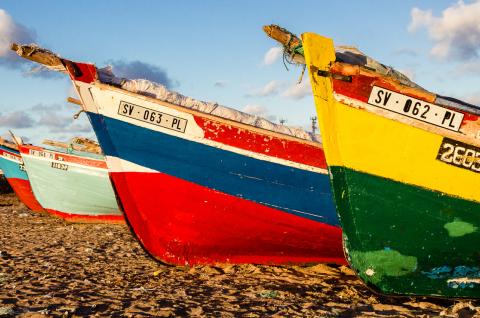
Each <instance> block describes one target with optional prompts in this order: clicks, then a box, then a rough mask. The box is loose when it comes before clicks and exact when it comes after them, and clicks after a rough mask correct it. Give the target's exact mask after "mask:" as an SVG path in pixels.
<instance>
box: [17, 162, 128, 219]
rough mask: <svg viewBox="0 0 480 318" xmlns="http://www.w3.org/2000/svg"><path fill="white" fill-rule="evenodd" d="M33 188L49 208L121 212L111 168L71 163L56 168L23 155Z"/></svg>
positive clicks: (87, 212) (73, 211)
mask: <svg viewBox="0 0 480 318" xmlns="http://www.w3.org/2000/svg"><path fill="white" fill-rule="evenodd" d="M23 160H24V163H25V167H26V170H27V173H28V176H29V178H30V183H31V185H32V190H33V192H34V194H35V197H36V198H37V200H38V202H40V204H41V205H42V206H43V207H44V208H47V209H53V210H57V211H60V212H63V213H69V214H77V215H88V216H100V215H121V212H120V210H119V208H118V205H117V200H116V198H115V193H114V192H113V188H112V184H111V182H110V179H109V177H108V173H107V171H102V170H98V169H95V170H94V169H89V168H88V167H76V166H68V170H67V171H65V170H61V169H55V168H52V167H51V162H49V161H46V160H41V159H36V158H31V157H23Z"/></svg>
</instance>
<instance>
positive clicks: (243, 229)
mask: <svg viewBox="0 0 480 318" xmlns="http://www.w3.org/2000/svg"><path fill="white" fill-rule="evenodd" d="M110 175H111V178H112V181H113V182H114V185H115V188H116V190H117V192H118V195H119V197H120V198H122V204H123V207H124V211H125V214H126V217H127V219H128V221H129V223H130V224H131V226H132V228H133V230H134V232H135V234H136V235H137V237H138V238H139V240H140V242H142V244H143V245H144V247H145V248H146V249H147V250H148V251H149V252H150V253H151V254H152V255H153V256H154V257H156V258H157V259H160V260H162V261H164V262H166V263H170V264H176V265H187V264H188V265H193V264H215V263H256V264H285V263H313V262H334V263H339V264H346V261H345V259H344V256H343V252H342V243H341V229H340V228H339V227H336V226H331V225H327V224H324V223H320V222H318V221H312V220H309V219H306V218H302V217H299V216H296V215H292V214H290V213H285V212H282V211H279V210H276V209H274V208H271V207H267V206H264V205H261V204H257V203H254V202H251V201H248V200H244V199H240V198H238V197H236V196H232V195H228V194H225V193H222V192H218V191H215V190H212V189H209V188H206V187H202V186H200V185H197V184H195V183H192V182H188V181H184V180H182V179H180V178H176V177H172V176H169V175H166V174H162V173H141V172H129V173H122V172H118V173H110ZM152 185H155V186H152Z"/></svg>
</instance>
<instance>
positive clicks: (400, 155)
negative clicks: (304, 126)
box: [265, 26, 480, 298]
mask: <svg viewBox="0 0 480 318" xmlns="http://www.w3.org/2000/svg"><path fill="white" fill-rule="evenodd" d="M265 31H267V33H268V34H269V35H270V36H272V35H273V36H272V37H274V38H276V39H277V40H281V42H282V43H283V44H284V45H285V48H286V50H287V51H288V52H289V53H290V54H293V55H295V59H297V61H298V60H300V62H304V63H305V65H306V68H307V69H308V71H309V73H310V81H311V85H312V89H313V94H314V98H315V103H316V107H317V112H318V116H319V124H320V129H321V134H322V140H323V145H324V149H325V155H326V159H327V164H328V167H329V171H330V174H331V183H332V187H333V190H334V197H335V203H336V208H337V212H338V214H339V216H340V219H341V225H342V227H343V233H344V234H343V235H344V249H345V252H346V255H347V258H348V261H349V263H350V265H351V267H352V268H353V269H354V270H355V271H356V272H357V273H358V275H359V277H360V278H361V279H362V280H363V281H364V282H366V283H367V284H368V285H369V286H371V287H373V288H374V289H376V290H378V291H381V292H383V293H387V294H400V295H429V296H442V297H468V298H479V297H480V186H479V185H480V117H479V116H480V108H479V107H478V106H474V105H471V104H467V103H464V102H461V101H459V100H455V99H453V98H448V97H443V96H440V95H437V94H434V93H431V92H429V91H426V90H425V89H423V88H421V87H419V86H418V85H416V84H415V83H413V82H411V81H409V80H408V78H407V77H405V76H404V75H403V74H401V73H399V72H397V71H395V70H393V69H391V68H389V67H386V66H384V65H383V64H380V63H378V62H376V61H375V60H373V59H371V58H369V57H367V56H365V55H363V54H362V53H361V52H359V51H358V50H355V49H352V48H337V49H335V47H334V44H333V41H332V40H331V39H329V38H325V37H322V36H319V35H316V34H313V33H304V34H303V35H302V38H301V40H300V39H298V38H296V37H294V36H293V35H291V34H289V33H285V32H283V33H282V32H281V31H285V30H282V29H279V28H278V27H276V26H268V27H265ZM275 34H277V35H278V34H280V35H281V36H275ZM282 39H283V41H282ZM302 59H304V60H302Z"/></svg>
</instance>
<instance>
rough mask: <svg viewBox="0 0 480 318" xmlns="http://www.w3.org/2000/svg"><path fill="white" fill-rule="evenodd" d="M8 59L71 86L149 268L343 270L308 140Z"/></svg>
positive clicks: (89, 75)
mask: <svg viewBox="0 0 480 318" xmlns="http://www.w3.org/2000/svg"><path fill="white" fill-rule="evenodd" d="M12 48H13V49H14V50H15V51H17V53H18V54H19V55H20V56H22V57H25V58H28V59H31V60H34V61H36V62H39V63H42V64H44V65H46V66H48V67H51V68H53V69H55V70H60V71H64V72H67V73H68V74H69V75H70V77H71V79H72V81H73V84H74V87H75V88H76V90H77V92H78V94H79V96H80V98H81V102H82V105H83V106H82V107H83V109H84V110H85V112H86V113H87V115H88V117H89V119H90V122H91V124H92V126H93V128H94V130H95V133H96V135H97V138H98V140H99V142H100V145H101V147H102V149H103V151H104V153H105V155H106V161H107V165H108V169H109V173H110V177H111V179H112V181H113V184H114V187H115V189H116V193H117V195H118V197H119V198H120V201H121V204H122V206H123V210H124V212H125V215H126V218H127V220H128V222H129V223H130V225H131V228H132V229H133V231H134V232H135V234H136V236H137V237H138V239H139V240H140V242H141V243H142V244H143V246H144V247H145V248H146V250H148V251H149V252H150V253H151V255H153V256H154V257H156V258H157V259H159V260H161V261H164V262H167V263H171V264H178V265H193V264H214V263H257V264H285V263H314V262H333V263H340V264H345V259H344V255H343V251H342V245H341V229H340V227H339V221H338V219H337V216H336V212H335V209H334V205H333V200H332V194H331V189H330V184H329V176H328V172H327V169H326V168H327V167H326V163H325V157H324V153H323V149H322V146H321V144H320V143H319V142H318V141H316V140H315V138H314V137H313V136H311V135H309V134H308V133H306V132H304V131H303V130H300V129H293V128H289V127H286V126H282V125H275V124H273V123H270V122H268V121H266V120H264V119H262V118H259V117H257V116H252V115H248V114H245V113H242V112H238V111H235V110H232V109H229V108H226V107H223V106H220V105H217V104H211V103H205V102H202V101H198V100H194V99H192V98H189V97H186V96H183V95H180V94H178V93H175V92H171V91H168V90H166V88H165V87H163V86H161V85H158V84H155V83H151V82H148V81H145V80H134V81H132V80H127V79H119V78H116V77H114V75H113V74H112V73H111V72H110V71H109V70H105V69H97V68H96V67H95V66H94V65H92V64H85V63H77V62H72V61H69V60H65V59H62V58H59V57H58V56H56V55H55V54H53V53H51V52H50V51H47V50H44V49H40V48H38V47H36V46H29V45H22V46H19V45H13V46H12Z"/></svg>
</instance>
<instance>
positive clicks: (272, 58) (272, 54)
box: [263, 46, 283, 65]
mask: <svg viewBox="0 0 480 318" xmlns="http://www.w3.org/2000/svg"><path fill="white" fill-rule="evenodd" d="M282 53H283V49H282V48H281V47H278V46H275V47H272V48H271V49H270V50H268V51H267V53H265V56H264V57H263V65H271V64H273V63H275V62H276V61H277V60H278V59H279V58H280V56H282Z"/></svg>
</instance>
